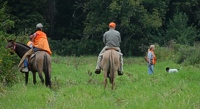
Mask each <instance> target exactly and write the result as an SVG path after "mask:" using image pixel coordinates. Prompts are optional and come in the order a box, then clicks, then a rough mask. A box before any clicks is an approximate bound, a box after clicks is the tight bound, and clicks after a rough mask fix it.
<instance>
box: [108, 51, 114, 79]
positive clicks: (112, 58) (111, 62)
mask: <svg viewBox="0 0 200 109" xmlns="http://www.w3.org/2000/svg"><path fill="white" fill-rule="evenodd" d="M109 61H110V83H113V81H114V74H115V69H114V62H115V58H114V57H113V50H111V51H110V55H109Z"/></svg>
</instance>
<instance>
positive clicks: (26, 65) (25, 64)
mask: <svg viewBox="0 0 200 109" xmlns="http://www.w3.org/2000/svg"><path fill="white" fill-rule="evenodd" d="M24 67H28V60H27V59H25V60H24Z"/></svg>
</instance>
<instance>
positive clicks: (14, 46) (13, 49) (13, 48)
mask: <svg viewBox="0 0 200 109" xmlns="http://www.w3.org/2000/svg"><path fill="white" fill-rule="evenodd" d="M15 48H16V43H15V42H14V45H13V47H12V48H11V50H12V51H15Z"/></svg>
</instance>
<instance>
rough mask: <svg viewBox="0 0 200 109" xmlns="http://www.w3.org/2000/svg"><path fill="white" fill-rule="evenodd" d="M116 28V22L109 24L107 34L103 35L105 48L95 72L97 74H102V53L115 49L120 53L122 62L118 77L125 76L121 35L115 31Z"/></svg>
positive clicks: (100, 54) (99, 57)
mask: <svg viewBox="0 0 200 109" xmlns="http://www.w3.org/2000/svg"><path fill="white" fill-rule="evenodd" d="M115 27H116V24H115V23H114V22H111V23H110V24H109V30H108V31H107V32H105V33H104V35H103V42H104V44H105V47H104V48H103V49H102V50H101V52H100V53H99V56H98V60H97V66H96V70H95V73H96V74H100V73H101V70H100V63H101V59H102V53H104V52H105V50H106V49H108V48H115V49H117V50H118V51H119V55H120V61H121V64H120V68H119V69H118V75H123V57H122V53H121V49H120V43H121V36H120V33H119V32H118V31H117V30H115Z"/></svg>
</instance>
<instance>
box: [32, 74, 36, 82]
mask: <svg viewBox="0 0 200 109" xmlns="http://www.w3.org/2000/svg"><path fill="white" fill-rule="evenodd" d="M32 73H33V84H36V82H37V81H36V72H32Z"/></svg>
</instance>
